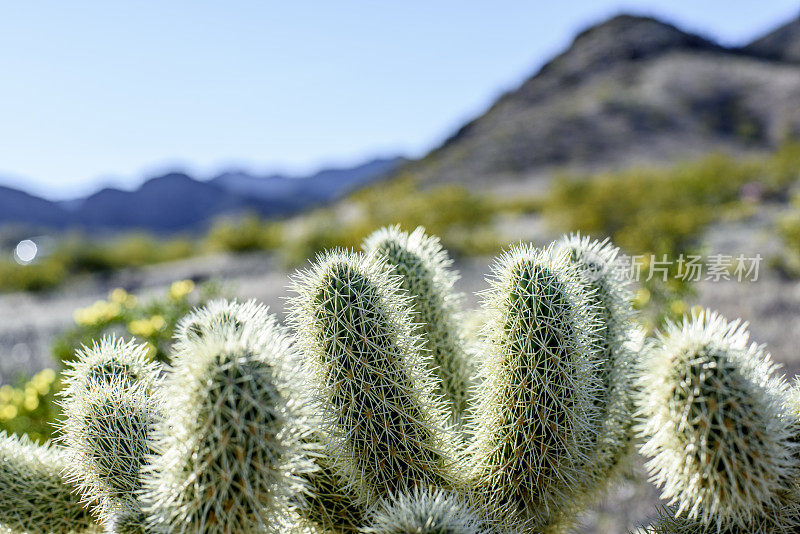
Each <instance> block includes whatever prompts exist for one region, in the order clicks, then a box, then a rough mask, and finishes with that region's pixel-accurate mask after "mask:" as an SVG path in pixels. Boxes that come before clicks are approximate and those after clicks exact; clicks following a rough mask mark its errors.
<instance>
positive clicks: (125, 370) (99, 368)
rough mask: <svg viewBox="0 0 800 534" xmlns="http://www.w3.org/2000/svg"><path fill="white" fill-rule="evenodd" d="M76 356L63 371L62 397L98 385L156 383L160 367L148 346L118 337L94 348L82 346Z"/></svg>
mask: <svg viewBox="0 0 800 534" xmlns="http://www.w3.org/2000/svg"><path fill="white" fill-rule="evenodd" d="M76 356H77V358H76V359H75V360H73V361H71V362H67V365H68V368H67V369H66V370H65V371H64V373H63V382H64V389H63V390H62V392H61V393H60V394H61V396H62V397H63V398H70V397H73V396H75V395H82V394H84V393H85V392H86V391H88V390H90V389H92V388H93V387H94V386H95V385H97V384H100V385H102V384H110V383H121V384H122V385H123V387H127V386H129V385H132V384H134V383H137V382H146V383H148V384H151V385H152V384H153V383H154V381H155V380H157V378H158V374H159V372H160V369H161V366H160V364H159V363H157V362H153V361H152V359H151V358H149V357H148V352H147V347H146V345H137V344H136V343H135V342H134V341H125V340H124V339H121V338H116V337H113V336H111V337H104V338H103V339H101V340H100V342H99V343H97V342H93V343H92V346H91V347H83V348H82V349H81V350H79V351H78V352H77V354H76Z"/></svg>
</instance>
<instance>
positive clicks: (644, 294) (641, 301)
mask: <svg viewBox="0 0 800 534" xmlns="http://www.w3.org/2000/svg"><path fill="white" fill-rule="evenodd" d="M648 302H650V290H649V289H647V288H646V287H642V288H639V290H638V291H637V292H636V296H635V297H634V299H633V304H634V305H635V306H637V307H639V308H641V307H642V306H644V305H645V304H647V303H648Z"/></svg>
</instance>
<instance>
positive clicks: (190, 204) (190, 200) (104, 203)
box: [0, 157, 405, 233]
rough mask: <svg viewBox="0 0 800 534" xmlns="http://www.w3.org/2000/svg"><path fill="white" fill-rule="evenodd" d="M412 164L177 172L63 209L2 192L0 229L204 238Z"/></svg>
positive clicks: (11, 191) (326, 199)
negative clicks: (216, 228)
mask: <svg viewBox="0 0 800 534" xmlns="http://www.w3.org/2000/svg"><path fill="white" fill-rule="evenodd" d="M404 162H405V159H404V158H401V157H394V158H385V159H375V160H371V161H368V162H366V163H364V164H361V165H357V166H354V167H351V168H337V169H325V170H322V171H319V172H317V173H315V174H312V175H310V176H305V177H289V176H283V175H270V176H264V177H262V176H256V175H253V174H250V173H247V172H244V171H237V172H228V173H223V174H220V175H218V176H215V177H214V178H212V179H210V180H207V181H200V180H197V179H195V178H192V177H191V176H188V175H187V174H184V173H178V172H172V173H167V174H165V175H162V176H157V177H154V178H151V179H149V180H147V181H146V182H144V183H143V184H142V185H141V186H139V187H138V188H137V189H135V190H133V191H125V190H121V189H116V188H104V189H101V190H100V191H98V192H96V193H94V194H92V195H89V196H88V197H85V198H83V199H77V200H70V201H63V202H55V201H50V200H45V199H42V198H39V197H36V196H34V195H30V194H28V193H25V192H24V191H20V190H17V189H13V188H10V187H2V186H0V224H8V223H14V224H17V225H26V226H36V227H48V228H57V229H64V228H83V229H86V230H90V231H91V230H97V231H115V230H132V229H142V230H149V231H154V232H160V233H169V232H175V231H182V230H197V229H201V228H203V227H204V226H205V225H207V224H208V223H209V222H210V221H211V220H212V219H213V218H214V217H217V216H220V215H228V214H229V215H236V214H241V213H243V212H252V213H257V214H260V215H262V216H264V217H281V216H287V215H292V214H295V213H298V212H300V211H302V210H305V209H307V208H309V207H312V206H315V205H319V204H323V203H326V202H331V201H334V200H336V199H338V198H340V197H342V196H343V195H345V194H347V193H349V192H350V191H352V190H353V189H354V188H358V187H361V186H364V185H366V184H368V183H370V182H372V181H375V180H379V179H381V178H383V177H385V176H387V175H388V174H389V173H391V172H392V171H393V170H395V169H397V168H398V167H399V166H400V165H401V164H402V163H404Z"/></svg>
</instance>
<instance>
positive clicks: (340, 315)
mask: <svg viewBox="0 0 800 534" xmlns="http://www.w3.org/2000/svg"><path fill="white" fill-rule="evenodd" d="M294 282H295V283H294V288H293V289H294V292H295V293H296V296H295V297H294V298H293V300H292V305H293V306H292V308H293V309H292V312H291V316H290V320H291V322H292V324H293V325H294V328H295V330H296V334H297V336H296V337H297V340H298V343H299V344H300V346H301V349H302V351H303V353H304V354H305V356H306V358H307V359H308V363H309V364H310V365H309V367H310V370H309V372H310V374H311V376H312V380H313V383H314V386H315V389H316V392H317V395H318V396H319V399H320V401H321V405H322V409H323V410H324V412H323V420H324V427H323V428H324V432H325V433H326V434H328V435H329V436H330V443H329V444H328V446H327V447H326V451H325V452H326V454H328V455H329V456H330V457H331V458H332V459H333V465H334V468H335V470H336V471H337V472H338V473H340V475H341V476H342V478H343V479H344V480H345V481H346V483H347V485H348V487H349V488H351V490H352V491H353V492H354V493H355V494H356V495H357V496H358V499H359V502H360V503H361V504H362V505H365V506H370V505H374V504H375V503H376V502H377V501H378V500H379V499H380V498H382V497H387V496H389V495H391V494H393V493H395V492H397V491H401V490H404V489H407V488H411V487H414V486H417V485H421V484H430V485H441V486H449V485H451V480H450V479H451V476H450V473H449V459H448V457H447V456H446V453H445V451H444V443H443V438H442V435H443V428H444V425H445V421H446V417H447V416H446V413H445V410H444V408H443V406H441V404H440V403H439V402H438V401H437V399H436V397H435V396H434V393H433V392H434V387H435V386H434V378H433V375H431V374H430V373H429V371H428V370H427V367H428V365H427V362H426V357H425V356H424V355H423V353H422V351H421V350H420V349H421V347H420V340H419V336H418V335H417V333H416V332H415V329H414V326H413V323H412V322H411V317H410V307H409V300H408V298H406V297H405V296H404V295H403V293H402V289H401V286H400V283H401V281H400V279H399V277H397V276H392V275H390V274H389V268H388V267H387V266H386V264H385V263H384V262H383V261H381V260H380V259H379V258H378V257H377V256H375V255H367V256H363V255H361V254H354V253H350V252H343V251H342V252H333V253H328V254H326V255H323V256H321V257H319V258H318V260H317V263H316V264H315V265H313V266H312V268H311V269H309V270H307V271H304V272H301V273H299V274H298V275H297V276H296V277H295V280H294Z"/></svg>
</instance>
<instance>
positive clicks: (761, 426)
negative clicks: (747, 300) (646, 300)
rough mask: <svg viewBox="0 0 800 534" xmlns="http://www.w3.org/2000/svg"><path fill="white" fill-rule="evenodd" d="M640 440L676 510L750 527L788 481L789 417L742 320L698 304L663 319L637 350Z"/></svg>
mask: <svg viewBox="0 0 800 534" xmlns="http://www.w3.org/2000/svg"><path fill="white" fill-rule="evenodd" d="M640 388H641V398H640V399H639V402H638V405H639V413H640V415H641V416H642V422H641V424H640V425H639V430H640V433H641V435H642V437H643V438H644V440H645V441H644V444H643V445H642V446H641V448H640V450H641V452H642V454H643V455H645V456H646V457H649V458H650V460H649V461H648V462H647V466H648V468H649V470H650V473H651V475H652V479H653V480H654V481H655V482H656V483H658V484H659V485H660V486H662V488H663V489H662V495H663V497H664V498H665V499H667V500H669V502H670V503H674V504H675V510H674V511H675V514H676V515H681V516H684V517H685V518H687V519H689V520H695V521H696V522H697V523H699V524H702V525H705V526H707V527H708V528H709V529H711V530H717V529H718V530H724V529H731V530H736V531H744V532H751V531H754V530H751V529H752V528H754V525H755V524H757V523H758V522H760V521H762V520H763V518H765V517H771V516H774V515H775V511H776V510H779V509H780V508H781V507H782V499H784V498H785V497H786V496H787V495H789V494H790V493H791V492H792V486H793V485H795V484H796V477H797V462H796V459H795V454H796V444H795V443H794V439H795V436H796V431H797V430H796V429H797V419H796V418H794V417H790V416H789V415H788V414H787V413H786V408H785V401H786V389H787V386H786V384H785V382H784V381H783V379H782V377H776V376H775V365H774V364H773V363H772V362H771V361H770V358H769V355H768V354H765V353H764V352H763V351H762V349H761V348H760V347H759V346H757V345H755V344H749V340H748V333H747V330H746V325H745V324H742V323H740V322H739V321H734V322H731V323H729V322H727V321H726V320H725V319H724V318H723V317H721V316H719V315H717V314H716V313H712V312H710V311H704V312H701V313H699V314H695V315H693V317H692V318H691V319H684V321H683V323H682V324H669V325H668V326H667V327H666V329H665V330H664V332H663V333H660V334H659V336H658V339H657V340H655V341H654V342H652V343H651V344H650V346H649V348H648V349H647V351H646V355H645V358H644V360H643V369H642V376H641V384H640Z"/></svg>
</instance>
